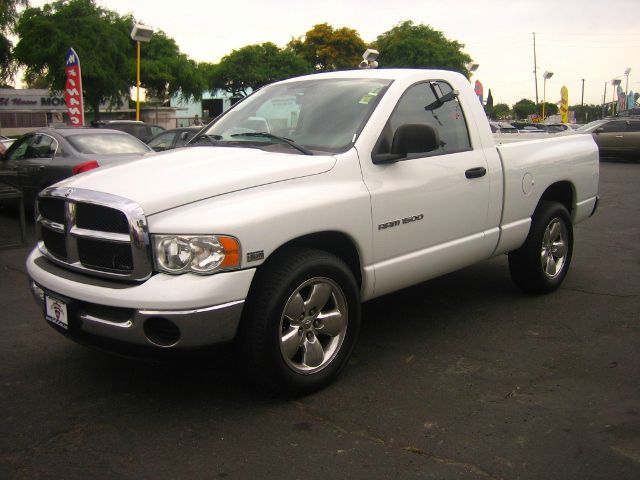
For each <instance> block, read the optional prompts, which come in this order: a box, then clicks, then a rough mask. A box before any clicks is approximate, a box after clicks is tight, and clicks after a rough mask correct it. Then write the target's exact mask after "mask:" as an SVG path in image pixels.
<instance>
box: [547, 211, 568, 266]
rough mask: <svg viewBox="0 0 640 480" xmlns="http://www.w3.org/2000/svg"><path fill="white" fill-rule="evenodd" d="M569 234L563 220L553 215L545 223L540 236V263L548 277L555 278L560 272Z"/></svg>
mask: <svg viewBox="0 0 640 480" xmlns="http://www.w3.org/2000/svg"><path fill="white" fill-rule="evenodd" d="M568 241H569V234H568V232H567V227H566V225H565V224H564V222H563V221H562V220H561V219H560V218H558V217H555V218H554V219H553V220H551V221H550V222H549V224H548V225H547V229H546V230H545V232H544V237H543V238H542V250H541V252H540V263H541V266H542V271H543V272H544V274H545V275H546V276H547V277H548V278H555V277H557V276H558V275H560V273H561V272H562V269H563V267H564V264H565V261H566V259H567V251H568V248H567V245H568Z"/></svg>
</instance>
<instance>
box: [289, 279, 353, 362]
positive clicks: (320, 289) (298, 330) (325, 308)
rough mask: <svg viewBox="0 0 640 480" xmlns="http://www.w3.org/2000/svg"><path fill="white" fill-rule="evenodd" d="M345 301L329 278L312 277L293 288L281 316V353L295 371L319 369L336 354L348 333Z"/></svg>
mask: <svg viewBox="0 0 640 480" xmlns="http://www.w3.org/2000/svg"><path fill="white" fill-rule="evenodd" d="M347 324H348V311H347V301H346V299H345V295H344V293H343V292H342V289H341V288H340V287H339V286H338V284H337V283H335V282H334V281H333V280H331V279H329V278H323V277H318V278H311V279H309V280H307V281H305V282H304V283H302V284H301V285H300V286H299V287H298V288H296V289H295V290H294V292H293V294H292V295H291V296H290V297H289V299H288V300H287V303H286V305H285V307H284V312H283V314H282V318H281V319H280V352H281V353H282V357H283V358H284V361H285V362H286V364H287V365H288V366H289V367H290V368H291V369H292V370H294V371H295V372H297V373H301V374H311V373H315V372H318V371H319V370H322V369H323V368H324V367H326V366H327V365H328V364H329V363H330V362H331V361H332V360H333V359H334V358H335V356H336V354H337V353H338V351H339V350H340V347H341V346H342V342H343V341H344V337H345V335H346V333H347Z"/></svg>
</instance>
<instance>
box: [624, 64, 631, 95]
mask: <svg viewBox="0 0 640 480" xmlns="http://www.w3.org/2000/svg"><path fill="white" fill-rule="evenodd" d="M630 73H631V67H627V68H626V70H625V71H624V74H625V75H626V76H627V83H626V85H625V87H624V96H625V97H626V96H627V95H629V74H630Z"/></svg>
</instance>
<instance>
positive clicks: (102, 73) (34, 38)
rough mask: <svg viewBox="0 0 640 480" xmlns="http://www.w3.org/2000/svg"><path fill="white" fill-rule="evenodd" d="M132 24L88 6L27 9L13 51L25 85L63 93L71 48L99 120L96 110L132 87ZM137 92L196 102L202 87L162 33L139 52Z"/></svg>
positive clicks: (72, 3) (79, 2) (89, 0)
mask: <svg viewBox="0 0 640 480" xmlns="http://www.w3.org/2000/svg"><path fill="white" fill-rule="evenodd" d="M133 23H134V19H133V17H131V16H125V17H123V16H120V15H118V14H117V13H116V12H113V11H111V10H106V9H103V8H101V7H99V6H97V5H96V3H95V2H94V0H58V1H56V2H54V3H51V4H46V5H44V6H43V7H42V8H27V9H26V10H25V11H24V12H23V13H22V15H21V16H20V18H19V20H18V22H17V24H16V33H17V34H18V36H19V39H20V40H19V41H18V44H17V45H16V47H15V49H14V55H15V58H16V60H17V61H19V62H20V63H21V64H23V65H24V66H25V67H26V73H25V79H26V80H27V82H35V81H38V83H40V79H44V80H45V81H46V83H47V84H48V85H49V87H50V88H51V89H52V90H54V91H62V90H63V89H64V85H65V81H66V74H65V70H64V58H65V54H66V52H67V50H68V49H69V47H73V48H74V50H75V51H76V53H77V54H78V56H79V57H80V62H81V64H82V84H83V85H82V86H83V93H84V98H85V102H86V104H87V105H89V106H91V108H92V110H93V111H94V112H95V118H96V119H99V117H100V104H101V103H102V102H104V101H111V102H112V103H116V102H118V101H119V100H120V99H121V98H122V97H123V96H125V97H128V96H129V94H130V89H131V87H133V86H135V82H136V77H135V62H136V44H135V42H134V41H132V40H131V37H130V32H131V29H132V27H133ZM142 50H143V55H142V59H143V60H142V68H141V72H142V78H141V83H142V86H143V87H145V88H147V89H148V90H149V91H150V93H151V94H153V95H155V96H158V97H160V98H161V99H166V98H167V97H169V96H170V95H173V94H175V93H177V92H181V93H182V94H183V96H199V95H200V94H201V92H202V88H204V83H203V80H202V78H201V77H199V76H198V73H197V72H195V70H196V68H195V62H193V61H190V60H189V59H187V58H186V56H185V55H182V54H181V53H180V52H179V50H178V47H177V46H176V44H175V42H174V41H173V40H172V39H170V38H167V37H166V36H165V35H164V33H163V32H157V33H155V34H154V35H153V36H152V38H151V42H150V43H148V44H145V45H144V46H143V47H142Z"/></svg>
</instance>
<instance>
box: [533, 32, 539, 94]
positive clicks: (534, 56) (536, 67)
mask: <svg viewBox="0 0 640 480" xmlns="http://www.w3.org/2000/svg"><path fill="white" fill-rule="evenodd" d="M533 78H534V79H535V81H536V105H538V61H537V59H536V32H533Z"/></svg>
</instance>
